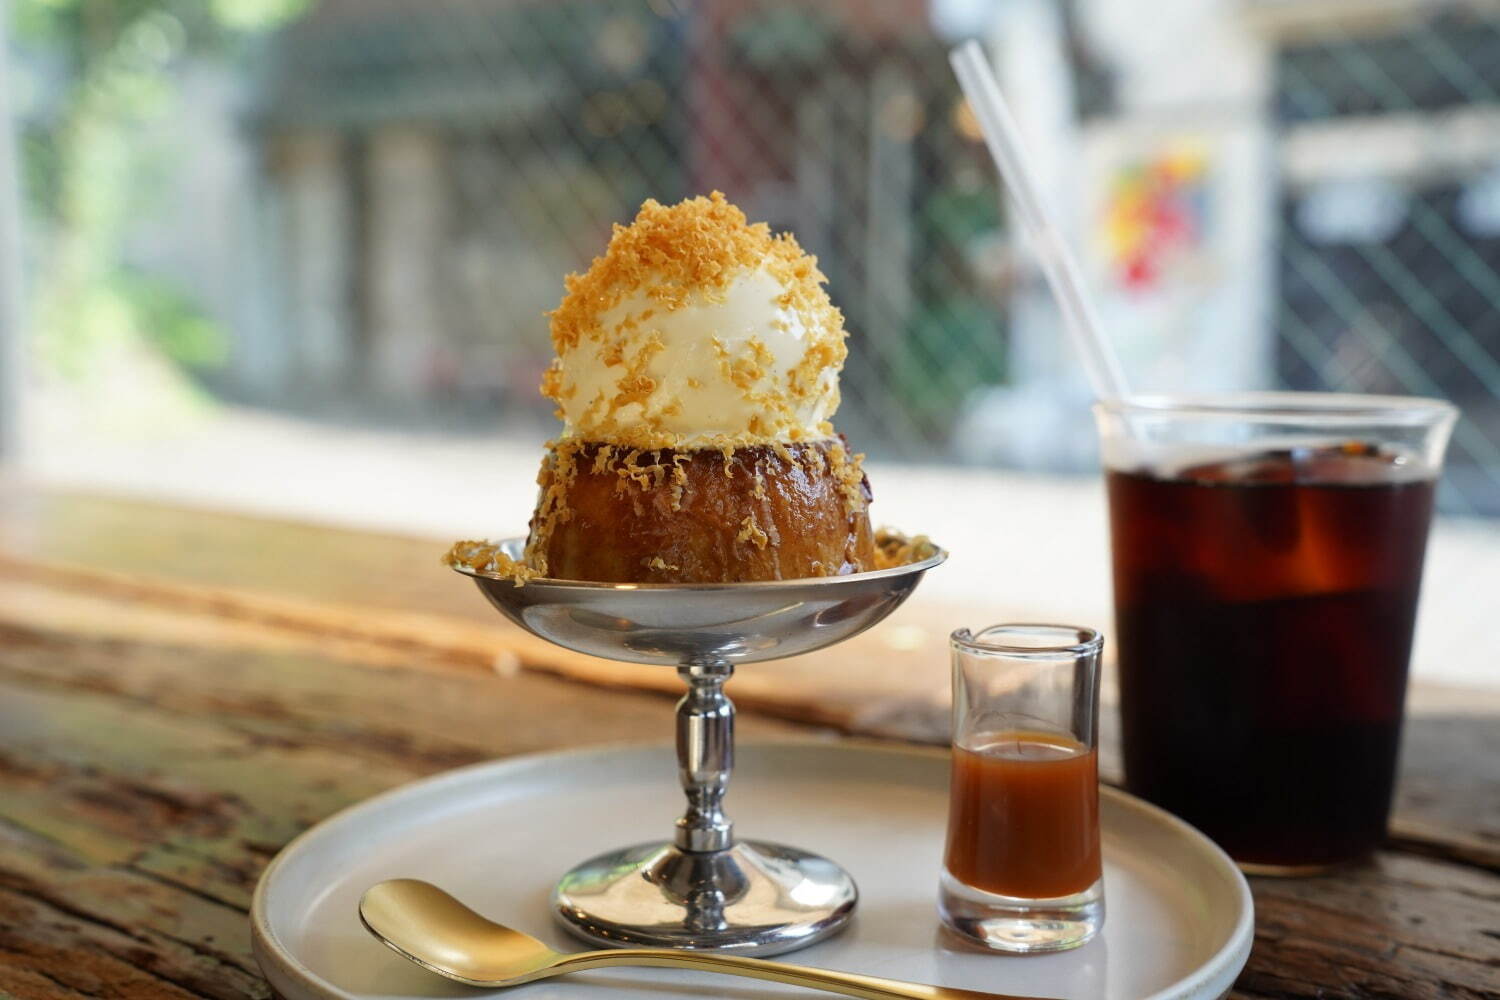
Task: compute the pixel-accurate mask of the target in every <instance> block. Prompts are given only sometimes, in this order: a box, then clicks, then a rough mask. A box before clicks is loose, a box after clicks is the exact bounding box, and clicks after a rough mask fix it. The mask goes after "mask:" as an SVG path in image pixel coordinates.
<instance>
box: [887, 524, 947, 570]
mask: <svg viewBox="0 0 1500 1000" xmlns="http://www.w3.org/2000/svg"><path fill="white" fill-rule="evenodd" d="M937 550H938V547H937V545H935V544H934V543H933V541H932V539H930V538H928V537H927V536H926V535H915V536H910V537H908V536H907V535H904V534H902V533H901V532H899V531H897V530H896V529H895V528H890V527H883V528H877V529H875V568H876V569H891V568H892V567H895V566H907V565H909V564H911V563H914V562H921V561H922V560H923V559H928V558H931V557H932V556H934V555H936V554H937Z"/></svg>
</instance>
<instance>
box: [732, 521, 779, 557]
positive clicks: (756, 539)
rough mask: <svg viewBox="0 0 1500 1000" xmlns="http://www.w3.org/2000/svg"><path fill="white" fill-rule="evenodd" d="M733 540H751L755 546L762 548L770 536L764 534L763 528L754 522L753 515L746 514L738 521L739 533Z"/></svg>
mask: <svg viewBox="0 0 1500 1000" xmlns="http://www.w3.org/2000/svg"><path fill="white" fill-rule="evenodd" d="M734 540H735V541H737V542H753V543H754V544H755V547H756V548H758V549H763V548H765V547H766V543H767V542H769V541H770V540H771V536H770V535H768V534H766V532H765V529H764V528H762V527H761V526H760V525H758V524H756V523H755V517H754V516H753V515H750V514H746V515H745V519H744V520H743V521H741V522H740V533H739V534H738V535H736V536H735V537H734Z"/></svg>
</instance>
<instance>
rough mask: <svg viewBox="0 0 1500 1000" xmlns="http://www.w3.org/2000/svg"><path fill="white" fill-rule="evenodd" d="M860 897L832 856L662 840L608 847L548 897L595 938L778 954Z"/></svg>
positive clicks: (840, 918) (817, 937) (816, 936)
mask: <svg viewBox="0 0 1500 1000" xmlns="http://www.w3.org/2000/svg"><path fill="white" fill-rule="evenodd" d="M858 896H859V893H858V890H857V889H855V886H854V880H853V879H852V878H850V877H849V873H848V872H846V871H844V870H843V869H842V868H840V867H839V866H838V865H836V864H834V863H833V862H832V861H829V860H828V859H827V858H824V857H819V856H818V855H816V854H809V853H807V852H806V851H799V850H798V849H796V848H795V847H784V846H782V845H780V844H768V843H764V842H762V841H747V842H741V843H738V844H735V845H734V846H732V847H730V848H729V849H727V850H723V851H713V852H706V853H693V852H688V851H683V850H681V849H679V848H677V847H675V846H673V845H671V844H661V843H656V844H640V845H637V846H635V847H628V848H625V849H623V850H619V851H612V852H610V853H609V854H603V855H600V856H599V857H597V858H594V859H592V860H590V861H586V862H584V863H583V864H581V865H579V866H578V867H577V868H574V869H573V870H572V871H570V872H568V874H567V875H565V876H563V879H562V881H561V882H559V883H558V886H557V889H556V891H555V892H554V893H553V897H552V902H553V913H554V915H555V916H556V917H557V919H558V920H559V921H560V922H561V923H562V925H563V926H564V927H565V928H567V929H568V931H569V932H571V933H572V934H574V935H576V936H578V937H580V938H582V939H583V940H585V941H588V942H590V943H591V944H595V945H602V946H604V947H615V948H618V947H622V946H627V945H632V946H642V947H653V948H681V949H684V950H689V951H719V952H731V953H735V954H741V955H776V954H780V953H782V952H788V951H793V950H795V949H797V948H804V947H806V946H807V945H810V944H812V943H814V942H816V941H821V940H823V939H824V938H826V937H828V936H829V935H831V934H833V933H835V932H836V931H838V930H839V929H840V928H842V927H843V926H844V924H845V923H846V922H848V920H849V916H850V914H851V913H853V911H854V903H855V901H856V900H857V899H858Z"/></svg>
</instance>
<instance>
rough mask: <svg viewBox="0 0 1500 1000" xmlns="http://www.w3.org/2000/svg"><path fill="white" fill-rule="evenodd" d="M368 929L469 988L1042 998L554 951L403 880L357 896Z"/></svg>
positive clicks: (713, 958)
mask: <svg viewBox="0 0 1500 1000" xmlns="http://www.w3.org/2000/svg"><path fill="white" fill-rule="evenodd" d="M359 919H360V922H361V923H363V924H364V926H365V929H366V930H368V931H369V932H370V933H371V934H373V935H375V936H376V937H377V938H379V939H380V940H381V941H383V942H385V944H386V945H387V946H389V947H390V948H391V949H392V950H394V951H395V952H396V953H397V954H399V955H401V956H402V957H404V958H406V959H409V960H410V961H412V962H415V963H416V964H417V965H420V966H421V967H422V968H424V969H427V970H428V971H429V972H434V973H436V974H438V975H440V976H444V977H446V978H448V979H452V980H454V981H455V982H460V983H464V984H466V985H469V986H480V987H484V988H486V989H504V988H506V987H510V986H520V985H521V984H522V983H529V982H534V981H535V980H538V979H546V978H548V977H549V976H559V975H565V974H567V973H570V972H582V971H584V970H585V969H598V968H603V967H605V966H613V965H636V966H641V965H644V966H655V967H660V968H673V967H675V968H689V969H698V970H700V971H705V972H721V973H725V974H727V975H734V976H746V977H748V978H751V979H763V980H768V981H771V982H778V983H790V984H792V985H795V986H806V987H810V988H812V989H820V990H826V991H828V992H830V993H840V994H842V995H844V996H850V997H861V998H864V1000H888V998H906V1000H1045V998H1040V997H1035V998H1026V997H1018V996H1013V995H1007V994H1001V993H980V992H977V991H974V990H960V989H954V988H952V987H947V986H926V985H922V984H920V983H903V982H898V981H897V980H894V979H879V978H876V977H874V976H862V975H858V974H856V973H853V972H835V971H832V970H828V969H813V968H808V967H806V966H798V965H788V964H786V963H784V962H772V961H768V960H766V959H763V958H747V957H745V956H742V955H715V954H712V953H708V952H695V951H678V950H673V949H670V948H615V949H610V950H609V951H583V952H569V953H564V952H560V951H554V950H553V949H552V948H550V947H548V946H547V945H546V944H545V943H543V942H541V941H538V940H537V939H536V938H534V937H532V936H531V935H529V934H524V933H522V932H521V931H518V930H515V929H513V928H510V927H506V926H504V925H502V924H497V923H495V922H494V921H493V920H489V919H487V918H485V917H483V916H481V915H480V914H478V913H475V912H474V911H473V910H471V909H469V908H468V907H467V906H465V905H464V904H463V903H460V902H459V901H458V900H457V899H454V898H453V897H452V896H450V895H449V894H448V893H446V892H444V891H443V890H442V889H439V888H438V887H437V886H435V885H433V884H432V883H430V882H422V881H419V880H417V879H409V878H398V879H391V880H390V881H386V882H381V883H378V884H377V885H374V886H371V887H370V888H369V889H368V890H366V891H365V894H364V897H363V898H362V899H360V901H359Z"/></svg>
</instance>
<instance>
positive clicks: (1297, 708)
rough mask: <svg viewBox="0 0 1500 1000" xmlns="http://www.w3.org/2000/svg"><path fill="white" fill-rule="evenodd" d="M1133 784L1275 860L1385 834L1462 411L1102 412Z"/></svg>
mask: <svg viewBox="0 0 1500 1000" xmlns="http://www.w3.org/2000/svg"><path fill="white" fill-rule="evenodd" d="M1095 414H1096V416H1097V418H1098V424H1099V432H1100V437H1101V444H1102V451H1103V457H1104V465H1105V470H1106V479H1107V481H1108V488H1109V516H1110V534H1111V539H1112V544H1111V549H1112V551H1113V556H1114V591H1115V643H1116V650H1117V653H1118V657H1119V669H1120V707H1121V720H1122V723H1123V725H1122V736H1123V747H1124V751H1125V777H1126V784H1127V786H1128V787H1129V789H1130V791H1132V792H1134V793H1135V794H1137V795H1140V796H1142V797H1144V798H1147V799H1149V800H1151V801H1152V802H1155V803H1156V804H1157V805H1160V806H1162V807H1164V808H1166V809H1168V810H1170V811H1172V812H1174V813H1177V814H1178V815H1179V816H1181V817H1183V818H1184V819H1186V820H1187V821H1188V822H1190V823H1192V824H1193V825H1194V826H1197V827H1198V828H1199V829H1201V830H1202V831H1203V832H1204V833H1206V834H1208V835H1209V836H1210V837H1212V838H1213V839H1214V840H1216V841H1218V843H1219V845H1220V846H1221V847H1223V848H1224V849H1225V850H1226V851H1227V852H1228V853H1229V854H1230V856H1232V857H1233V858H1234V859H1235V860H1236V861H1237V862H1239V863H1240V865H1241V867H1243V868H1245V869H1246V870H1247V871H1251V872H1256V873H1262V874H1302V873H1309V872H1315V871H1321V870H1323V869H1325V868H1327V867H1329V866H1331V865H1334V864H1338V863H1341V862H1345V861H1349V860H1352V859H1354V858H1358V857H1360V856H1361V855H1363V854H1366V853H1368V852H1369V851H1370V850H1371V848H1373V847H1375V846H1376V845H1377V844H1378V843H1380V841H1381V840H1382V839H1383V838H1384V836H1385V827H1386V817H1387V814H1388V813H1389V811H1390V803H1391V791H1392V784H1393V782H1394V778H1395V772H1396V751H1397V746H1398V744H1399V742H1400V737H1401V719H1402V708H1403V702H1404V699H1405V695H1406V672H1407V660H1408V657H1409V655H1410V652H1411V642H1412V626H1413V623H1414V620H1415V617H1416V610H1417V592H1418V589H1419V586H1420V584H1421V580H1422V560H1423V553H1424V551H1425V549H1426V543H1427V527H1428V524H1429V522H1430V521H1431V519H1432V504H1433V494H1434V490H1435V486H1436V483H1437V478H1438V475H1439V473H1440V472H1441V471H1442V465H1443V452H1444V448H1445V447H1446V445H1447V443H1448V435H1449V432H1450V431H1451V430H1452V429H1453V422H1454V420H1455V418H1456V416H1457V411H1456V410H1455V409H1454V408H1453V407H1452V406H1450V405H1449V404H1448V403H1445V402H1442V401H1441V400H1434V399H1415V398H1408V397H1394V396H1348V395H1334V394H1322V393H1290V392H1284V393H1240V394H1234V395H1227V396H1203V397H1187V396H1173V397H1165V396H1162V397H1132V398H1130V399H1126V400H1114V401H1109V402H1105V403H1101V404H1099V405H1098V406H1097V407H1096V408H1095Z"/></svg>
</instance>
